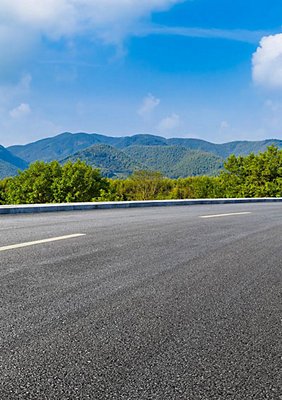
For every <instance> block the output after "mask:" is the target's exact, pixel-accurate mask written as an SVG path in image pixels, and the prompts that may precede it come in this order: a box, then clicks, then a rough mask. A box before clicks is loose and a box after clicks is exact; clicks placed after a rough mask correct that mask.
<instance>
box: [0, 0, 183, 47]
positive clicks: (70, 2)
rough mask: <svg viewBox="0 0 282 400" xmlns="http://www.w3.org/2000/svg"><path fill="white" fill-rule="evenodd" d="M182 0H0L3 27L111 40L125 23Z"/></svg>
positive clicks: (61, 35)
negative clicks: (87, 35) (91, 33)
mask: <svg viewBox="0 0 282 400" xmlns="http://www.w3.org/2000/svg"><path fill="white" fill-rule="evenodd" d="M181 1H183V0H142V1H140V0H25V1H23V0H1V4H0V12H1V19H2V25H3V26H4V27H5V29H6V30H7V29H14V28H17V29H19V27H21V28H22V29H25V31H24V32H25V34H26V33H27V32H33V34H34V35H41V34H43V35H46V36H48V37H51V38H54V39H56V38H60V37H65V36H72V35H75V34H81V33H83V32H93V33H94V32H95V33H97V31H99V32H100V34H101V35H103V36H104V38H105V39H107V40H109V41H111V40H112V41H115V40H116V39H117V35H118V36H119V35H120V36H123V35H124V34H125V33H126V30H127V29H128V27H129V26H131V25H133V24H134V23H135V22H136V21H137V20H138V19H140V18H142V17H148V16H150V14H151V13H153V12H155V11H162V10H166V9H168V8H170V7H171V6H173V5H174V4H176V3H179V2H181ZM3 16H5V17H4V18H3Z"/></svg>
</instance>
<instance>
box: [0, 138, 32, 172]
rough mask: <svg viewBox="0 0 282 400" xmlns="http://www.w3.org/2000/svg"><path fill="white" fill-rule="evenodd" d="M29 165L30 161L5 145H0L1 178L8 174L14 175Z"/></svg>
mask: <svg viewBox="0 0 282 400" xmlns="http://www.w3.org/2000/svg"><path fill="white" fill-rule="evenodd" d="M27 167H28V163H27V162H26V161H24V160H22V159H21V158H19V157H16V156H15V155H13V154H12V153H11V152H10V151H8V150H7V149H5V147H3V146H1V145H0V179H3V178H5V177H6V176H14V175H16V174H17V172H18V170H19V169H21V170H23V169H25V168H27Z"/></svg>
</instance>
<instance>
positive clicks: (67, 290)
mask: <svg viewBox="0 0 282 400" xmlns="http://www.w3.org/2000/svg"><path fill="white" fill-rule="evenodd" d="M233 213H236V214H233ZM241 213H242V214H241ZM247 213H248V214H247ZM221 214H231V215H225V216H222V215H221ZM209 215H214V217H213V218H200V217H202V216H209ZM218 215H221V216H218ZM73 234H85V236H79V237H72V238H61V237H62V236H63V237H64V236H67V235H73ZM58 237H59V238H61V239H62V240H59V241H49V242H47V243H41V244H33V245H32V244H31V245H30V246H28V247H23V248H18V247H17V246H16V245H20V244H22V243H26V242H33V241H38V240H45V239H53V238H58ZM11 245H13V246H14V245H15V246H14V247H12V248H10V249H8V250H7V249H5V248H4V247H5V246H11ZM281 270H282V205H281V204H279V203H278V204H260V205H255V204H242V205H212V206H193V207H189V206H188V207H171V208H166V207H165V208H150V209H131V210H97V211H91V212H67V213H57V214H56V213H55V214H41V215H15V216H0V302H1V303H0V307H1V309H0V399H1V400H6V399H7V400H9V399H39V400H43V399H48V400H49V399H50V400H52V399H56V400H60V399H117V400H123V399H126V400H135V399H136V400H143V399H146V400H147V399H159V400H173V399H175V400H178V399H179V400H182V399H183V400H184V399H185V400H190V399H191V400H198V399H204V400H213V399H215V400H225V399H236V400H237V399H238V400H245V399H247V400H248V399H255V400H260V399H261V400H263V399H273V400H281V399H282V384H281V382H282V374H281V367H282V363H281V356H282V352H281V350H282V346H281V343H282V341H281V339H282V337H281V336H282V335H281V317H282V315H281Z"/></svg>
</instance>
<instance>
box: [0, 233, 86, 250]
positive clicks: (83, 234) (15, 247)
mask: <svg viewBox="0 0 282 400" xmlns="http://www.w3.org/2000/svg"><path fill="white" fill-rule="evenodd" d="M81 236H86V234H85V233H75V234H73V235H66V236H59V237H54V238H50V239H43V240H35V241H33V242H25V243H19V244H12V245H10V246H3V247H0V251H6V250H13V249H20V248H22V247H28V246H35V245H37V244H43V243H51V242H57V241H59V240H67V239H74V238H78V237H81Z"/></svg>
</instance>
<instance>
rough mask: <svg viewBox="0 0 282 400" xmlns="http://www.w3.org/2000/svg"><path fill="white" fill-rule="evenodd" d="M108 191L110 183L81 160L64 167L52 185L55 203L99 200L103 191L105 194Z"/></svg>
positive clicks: (96, 170)
mask: <svg viewBox="0 0 282 400" xmlns="http://www.w3.org/2000/svg"><path fill="white" fill-rule="evenodd" d="M108 189H109V183H108V181H107V180H106V179H105V178H103V177H102V176H101V174H100V171H99V170H98V169H94V168H92V167H91V166H90V165H86V164H85V162H82V161H80V160H78V161H76V162H75V163H72V162H70V161H69V162H67V163H66V164H65V165H63V167H62V168H61V174H60V176H59V177H57V178H56V179H55V180H54V182H53V184H52V191H53V196H54V201H55V202H57V203H61V202H67V203H69V202H80V201H81V202H83V201H93V200H97V199H98V198H99V196H100V193H101V190H103V191H104V193H105V192H106V191H108Z"/></svg>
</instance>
